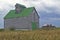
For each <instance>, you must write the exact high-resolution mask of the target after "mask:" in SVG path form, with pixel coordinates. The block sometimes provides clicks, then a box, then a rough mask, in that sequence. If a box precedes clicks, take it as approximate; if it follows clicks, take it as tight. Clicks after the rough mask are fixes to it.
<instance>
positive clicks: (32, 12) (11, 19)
mask: <svg viewBox="0 0 60 40" xmlns="http://www.w3.org/2000/svg"><path fill="white" fill-rule="evenodd" d="M11 28H14V29H20V30H33V29H39V15H38V13H37V11H36V9H35V8H34V7H29V8H26V7H25V6H24V5H21V4H18V3H16V5H15V9H14V10H10V11H9V12H8V13H7V15H6V16H5V17H4V29H11Z"/></svg>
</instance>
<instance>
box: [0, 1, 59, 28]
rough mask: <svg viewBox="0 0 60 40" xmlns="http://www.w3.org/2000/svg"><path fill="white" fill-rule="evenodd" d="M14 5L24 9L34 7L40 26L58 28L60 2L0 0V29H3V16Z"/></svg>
mask: <svg viewBox="0 0 60 40" xmlns="http://www.w3.org/2000/svg"><path fill="white" fill-rule="evenodd" d="M16 3H19V4H22V5H25V6H26V7H35V8H36V10H37V12H38V14H39V15H40V25H41V26H42V25H44V24H53V25H56V26H60V0H0V28H3V27H4V20H3V18H4V16H5V15H6V14H7V13H8V12H9V11H10V10H12V9H14V5H15V4H16Z"/></svg>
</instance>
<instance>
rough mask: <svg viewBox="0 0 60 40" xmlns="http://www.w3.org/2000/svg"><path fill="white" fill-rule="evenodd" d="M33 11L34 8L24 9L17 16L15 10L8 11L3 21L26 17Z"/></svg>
mask: <svg viewBox="0 0 60 40" xmlns="http://www.w3.org/2000/svg"><path fill="white" fill-rule="evenodd" d="M33 10H34V7H31V8H24V9H23V10H22V12H20V13H18V14H16V13H15V10H10V11H9V12H8V14H7V15H6V16H5V17H4V19H8V18H16V17H24V16H28V15H29V14H30V13H32V11H33Z"/></svg>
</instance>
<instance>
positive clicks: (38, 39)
mask: <svg viewBox="0 0 60 40" xmlns="http://www.w3.org/2000/svg"><path fill="white" fill-rule="evenodd" d="M0 40H60V29H54V30H33V31H1V32H0Z"/></svg>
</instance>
